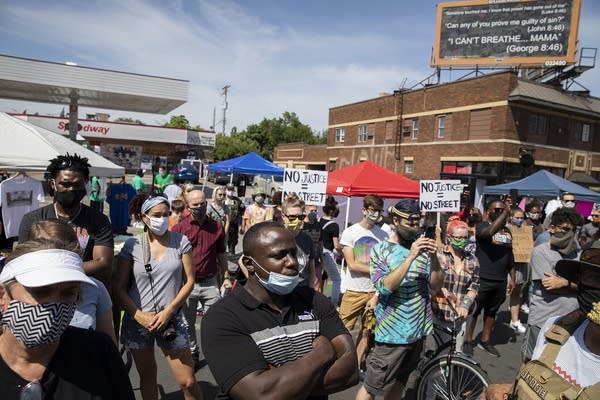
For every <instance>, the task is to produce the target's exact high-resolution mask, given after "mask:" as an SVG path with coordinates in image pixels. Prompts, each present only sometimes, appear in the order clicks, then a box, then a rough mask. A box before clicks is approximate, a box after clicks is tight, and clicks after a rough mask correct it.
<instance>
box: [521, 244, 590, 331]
mask: <svg viewBox="0 0 600 400" xmlns="http://www.w3.org/2000/svg"><path fill="white" fill-rule="evenodd" d="M563 258H564V259H579V252H577V251H574V252H573V253H572V254H569V257H563V255H562V254H561V253H559V252H558V251H556V250H553V249H552V248H551V247H550V245H549V243H542V244H540V245H539V246H535V247H534V248H533V252H532V253H531V261H530V262H529V264H530V266H531V279H532V282H531V287H530V289H529V319H528V321H527V323H528V324H529V325H535V326H537V327H541V326H542V325H544V323H545V322H546V321H547V320H548V318H550V317H554V316H556V315H565V314H568V313H569V312H571V311H573V310H575V309H576V308H577V307H579V305H578V303H577V295H576V294H575V293H573V294H557V293H552V292H550V291H548V290H544V289H543V287H542V282H541V281H542V279H544V278H545V277H546V276H545V275H544V273H545V272H547V273H549V274H553V275H556V270H555V269H554V266H555V265H556V263H557V262H558V261H560V260H562V259H563Z"/></svg>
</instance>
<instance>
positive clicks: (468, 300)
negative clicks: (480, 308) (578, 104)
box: [460, 295, 475, 310]
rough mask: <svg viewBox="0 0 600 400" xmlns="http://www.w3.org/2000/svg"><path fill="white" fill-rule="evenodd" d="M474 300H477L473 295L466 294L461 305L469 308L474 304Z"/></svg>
mask: <svg viewBox="0 0 600 400" xmlns="http://www.w3.org/2000/svg"><path fill="white" fill-rule="evenodd" d="M473 301H475V300H474V299H473V298H472V297H469V296H467V295H465V297H463V300H462V302H461V303H460V305H461V306H463V307H464V308H466V309H467V310H468V309H470V308H471V306H472V305H473Z"/></svg>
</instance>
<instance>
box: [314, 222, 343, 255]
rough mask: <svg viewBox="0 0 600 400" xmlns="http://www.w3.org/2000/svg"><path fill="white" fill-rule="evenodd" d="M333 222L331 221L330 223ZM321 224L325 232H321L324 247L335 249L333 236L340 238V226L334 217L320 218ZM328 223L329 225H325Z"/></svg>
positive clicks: (330, 249)
mask: <svg viewBox="0 0 600 400" xmlns="http://www.w3.org/2000/svg"><path fill="white" fill-rule="evenodd" d="M329 222H331V223H329ZM319 223H320V224H321V228H322V229H323V232H322V234H321V236H322V238H323V248H325V249H327V250H329V251H333V238H334V237H336V238H338V239H339V237H340V226H339V225H338V224H337V222H335V221H334V220H332V219H323V218H321V219H320V220H319ZM325 225H327V226H325Z"/></svg>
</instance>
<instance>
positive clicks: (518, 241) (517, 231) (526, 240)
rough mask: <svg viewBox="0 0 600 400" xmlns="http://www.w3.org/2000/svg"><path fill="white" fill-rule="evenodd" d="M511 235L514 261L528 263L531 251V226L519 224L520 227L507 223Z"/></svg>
mask: <svg viewBox="0 0 600 400" xmlns="http://www.w3.org/2000/svg"><path fill="white" fill-rule="evenodd" d="M508 229H509V230H510V233H511V235H512V250H513V256H514V257H515V262H518V263H528V262H529V260H530V259H531V252H532V251H533V227H532V226H529V225H521V227H520V228H518V227H516V226H514V225H512V224H508Z"/></svg>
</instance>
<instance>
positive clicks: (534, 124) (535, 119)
mask: <svg viewBox="0 0 600 400" xmlns="http://www.w3.org/2000/svg"><path fill="white" fill-rule="evenodd" d="M529 133H531V134H533V135H544V134H546V116H545V115H540V114H531V115H529Z"/></svg>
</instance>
